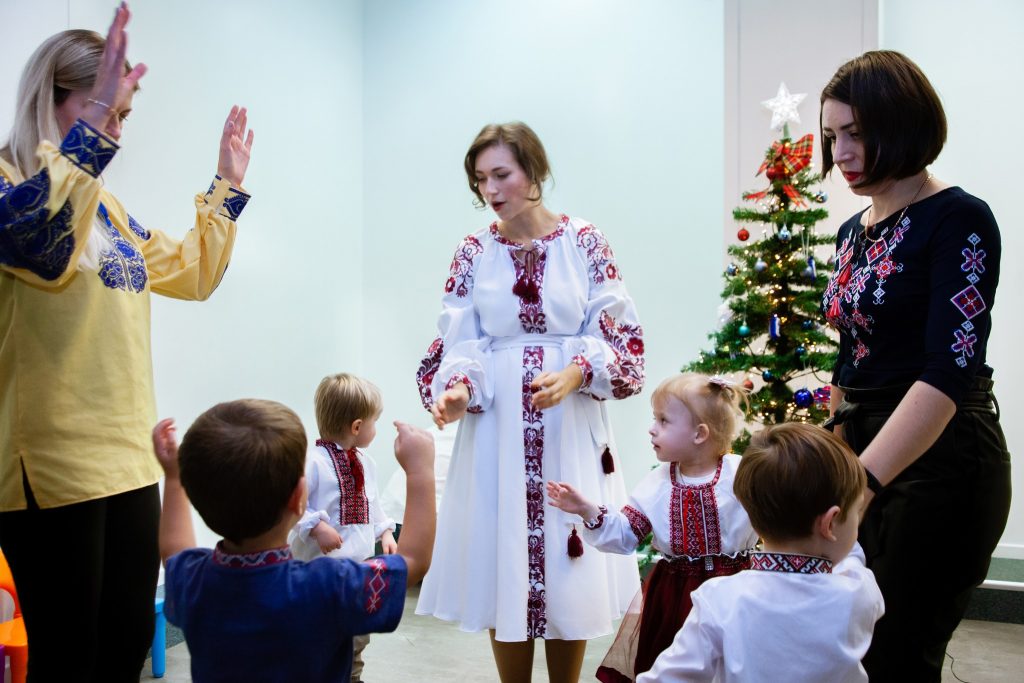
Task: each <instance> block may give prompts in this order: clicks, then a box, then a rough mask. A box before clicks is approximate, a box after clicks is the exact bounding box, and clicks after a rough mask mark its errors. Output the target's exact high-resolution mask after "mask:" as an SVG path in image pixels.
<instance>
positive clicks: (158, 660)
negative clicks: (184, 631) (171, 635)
mask: <svg viewBox="0 0 1024 683" xmlns="http://www.w3.org/2000/svg"><path fill="white" fill-rule="evenodd" d="M155 607H156V627H155V628H154V629H153V678H163V677H164V672H165V671H166V670H167V619H166V617H164V599H163V598H156V601H155Z"/></svg>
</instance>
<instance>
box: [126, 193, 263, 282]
mask: <svg viewBox="0 0 1024 683" xmlns="http://www.w3.org/2000/svg"><path fill="white" fill-rule="evenodd" d="M248 201H249V195H247V194H245V193H244V192H242V191H241V190H238V189H236V188H234V187H232V186H231V183H229V182H228V181H227V180H224V179H223V178H221V177H220V176H216V177H215V178H214V180H213V182H212V183H211V184H210V189H208V190H207V191H206V193H205V194H197V195H196V196H195V205H196V220H195V225H194V227H193V228H192V229H191V230H189V231H188V232H187V233H186V234H185V237H184V238H183V239H181V240H178V239H175V238H173V237H171V236H169V235H168V234H166V233H164V232H162V231H160V230H147V229H145V228H144V227H143V226H141V225H140V224H139V223H138V222H137V221H136V220H135V219H134V218H132V217H131V216H129V215H128V214H127V213H126V212H125V210H124V207H122V206H120V205H119V204H115V205H114V206H112V207H109V209H110V212H111V219H112V220H114V221H120V225H127V226H128V227H129V229H130V230H131V231H132V233H134V234H135V237H136V238H137V240H138V241H139V243H140V248H141V250H142V254H143V256H144V257H145V259H146V269H147V271H148V273H149V278H150V288H151V289H152V290H153V291H154V292H156V293H157V294H163V295H164V296H169V297H173V298H175V299H187V300H199V301H203V300H205V299H207V298H209V297H210V295H211V294H213V292H214V290H215V289H217V286H218V285H219V284H220V281H221V279H222V278H223V277H224V271H226V270H227V267H228V261H230V259H231V250H232V247H233V246H234V243H235V230H236V225H235V221H236V220H238V217H239V215H241V213H242V209H244V208H245V205H246V202H248Z"/></svg>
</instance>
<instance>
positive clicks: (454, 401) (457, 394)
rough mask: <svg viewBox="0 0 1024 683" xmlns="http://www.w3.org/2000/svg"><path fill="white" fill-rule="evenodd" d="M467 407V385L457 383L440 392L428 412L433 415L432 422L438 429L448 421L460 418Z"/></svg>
mask: <svg viewBox="0 0 1024 683" xmlns="http://www.w3.org/2000/svg"><path fill="white" fill-rule="evenodd" d="M468 407H469V387H467V386H466V385H465V384H462V383H459V384H456V385H455V386H453V387H452V388H451V389H449V390H447V391H446V392H444V393H443V394H441V396H440V398H438V399H437V400H436V401H434V405H432V406H430V414H431V415H432V416H433V417H434V424H435V425H437V428H438V429H444V426H445V425H446V424H448V423H450V422H455V421H456V420H461V419H462V416H463V415H465V414H466V408H468Z"/></svg>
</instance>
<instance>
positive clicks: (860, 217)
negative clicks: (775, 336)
mask: <svg viewBox="0 0 1024 683" xmlns="http://www.w3.org/2000/svg"><path fill="white" fill-rule="evenodd" d="M821 102H822V111H821V133H822V139H823V140H825V141H827V142H828V144H826V145H824V148H823V150H822V155H823V161H824V163H823V166H822V168H823V171H824V172H825V173H828V172H829V171H830V170H831V169H832V168H833V167H837V168H838V169H839V171H840V172H841V173H842V174H843V177H844V178H845V179H846V181H847V182H848V183H849V185H850V189H851V190H852V191H853V192H854V193H855V194H857V195H861V196H866V197H869V198H870V199H871V206H870V207H869V208H868V209H867V210H865V211H863V212H861V213H859V214H857V215H855V216H854V217H852V218H850V220H848V221H846V222H845V223H844V224H843V225H842V227H841V228H840V230H839V234H838V236H837V242H836V244H837V253H836V265H835V271H834V272H833V274H832V277H831V279H830V281H829V285H828V288H827V290H826V292H825V297H824V301H823V305H824V311H825V314H826V317H827V319H828V321H829V323H830V324H831V325H833V326H834V327H835V328H836V329H837V330H839V333H840V351H839V358H838V361H837V363H836V367H835V372H834V373H833V376H832V385H833V386H832V409H833V415H834V423H835V425H836V427H835V429H836V432H837V433H839V434H840V435H841V436H843V438H845V439H846V441H847V442H848V443H849V444H850V445H851V446H852V447H853V448H854V450H856V451H857V452H858V453H859V454H860V455H861V461H862V463H863V464H864V466H865V468H866V469H867V471H868V481H869V488H870V491H868V492H867V493H866V498H867V503H868V508H867V512H866V514H865V517H864V521H863V523H862V524H861V528H860V542H861V544H862V545H863V547H864V551H865V554H866V556H867V561H868V566H869V567H871V569H872V570H873V571H874V572H875V575H876V577H877V579H878V583H879V586H880V587H881V589H882V594H883V595H884V597H885V609H886V614H885V616H884V617H883V618H882V619H881V620H880V621H879V622H878V625H877V627H876V629H875V635H874V640H873V642H872V645H871V649H870V650H869V651H868V654H867V656H866V657H865V659H864V665H865V668H866V669H867V672H868V675H869V676H870V677H871V680H873V681H874V680H915V681H918V680H934V681H938V680H939V679H940V671H941V667H942V662H943V657H944V653H945V648H946V644H947V643H948V642H949V639H950V637H951V636H952V634H953V631H954V630H955V629H956V626H957V624H958V623H959V621H960V619H961V618H962V617H963V614H964V611H965V609H966V607H967V600H968V598H969V596H970V593H971V591H972V589H973V588H974V587H975V586H977V585H978V584H979V583H981V581H982V580H983V579H984V578H985V574H986V572H987V570H988V565H989V560H990V557H991V554H992V551H993V550H994V549H995V546H996V543H997V542H998V540H999V537H1000V535H1001V534H1002V531H1003V528H1004V526H1005V524H1006V518H1007V515H1008V512H1009V502H1010V466H1009V454H1008V453H1007V450H1006V442H1005V440H1004V438H1003V434H1002V430H1001V429H1000V427H999V421H998V407H997V405H996V403H995V398H994V396H993V394H992V391H991V390H992V368H990V367H989V366H988V365H986V363H985V351H986V345H987V343H988V336H989V332H990V330H991V317H990V314H991V310H992V305H993V303H994V300H995V292H996V285H997V283H998V281H999V257H1000V239H999V228H998V227H997V225H996V222H995V219H994V218H993V216H992V212H991V211H990V210H989V208H988V205H987V204H985V202H983V201H981V200H980V199H978V198H976V197H973V196H971V195H969V194H967V193H966V192H964V191H963V190H962V189H960V188H959V187H953V186H950V185H949V184H947V183H944V182H942V181H940V180H939V179H937V178H935V177H934V176H932V175H931V174H930V173H929V172H928V170H927V166H928V164H930V163H931V162H932V161H934V160H935V158H936V157H937V156H938V154H939V152H940V151H941V150H942V146H943V144H944V142H945V139H946V118H945V114H944V113H943V110H942V104H941V103H940V101H939V98H938V96H937V95H936V93H935V91H934V89H933V88H932V86H931V84H930V83H929V82H928V79H927V78H926V77H925V75H924V74H923V73H922V72H921V70H920V69H919V68H918V67H917V65H915V64H914V63H913V62H911V61H910V60H909V59H907V58H906V57H905V56H903V55H902V54H900V53H898V52H891V51H877V52H868V53H865V54H864V55H862V56H860V57H858V58H856V59H854V60H852V61H850V62H848V63H846V64H844V65H843V66H842V67H840V68H839V70H838V71H837V72H836V74H835V76H833V78H832V80H831V81H830V82H829V83H828V85H827V86H826V87H825V89H824V90H823V91H822V95H821ZM940 549H948V550H950V551H951V552H950V553H949V555H948V556H947V557H945V558H943V559H942V561H940V562H929V561H928V560H929V559H930V558H936V557H940V555H939V554H938V552H937V551H939V550H940Z"/></svg>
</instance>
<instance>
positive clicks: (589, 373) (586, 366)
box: [572, 353, 594, 391]
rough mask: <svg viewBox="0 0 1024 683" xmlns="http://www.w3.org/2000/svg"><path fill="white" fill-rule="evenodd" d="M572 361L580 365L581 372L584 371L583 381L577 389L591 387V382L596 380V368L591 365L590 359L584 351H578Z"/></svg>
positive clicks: (582, 389)
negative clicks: (585, 355)
mask: <svg viewBox="0 0 1024 683" xmlns="http://www.w3.org/2000/svg"><path fill="white" fill-rule="evenodd" d="M572 362H573V363H575V364H576V365H578V366H579V367H580V372H582V373H583V383H582V384H580V388H579V389H577V391H584V390H586V389H589V388H590V384H591V383H592V382H593V381H594V368H593V366H591V365H590V361H589V360H587V359H586V358H584V356H583V354H582V353H577V354H576V355H575V356H573V357H572Z"/></svg>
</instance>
